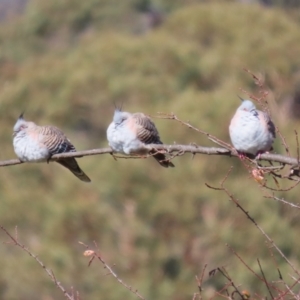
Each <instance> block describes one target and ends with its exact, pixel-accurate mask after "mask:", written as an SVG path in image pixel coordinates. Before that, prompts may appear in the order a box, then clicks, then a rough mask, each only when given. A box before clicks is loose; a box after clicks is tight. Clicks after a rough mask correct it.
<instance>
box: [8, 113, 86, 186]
mask: <svg viewBox="0 0 300 300" xmlns="http://www.w3.org/2000/svg"><path fill="white" fill-rule="evenodd" d="M13 136H14V139H13V146H14V150H15V153H16V155H17V156H18V158H19V159H20V160H21V161H22V162H45V161H47V162H49V160H50V159H51V156H52V155H54V154H59V153H65V152H76V149H75V147H74V146H73V144H72V143H71V142H70V140H69V139H68V138H67V137H66V136H65V135H64V133H63V132H62V131H61V130H60V129H58V128H57V127H54V126H38V125H36V124H35V123H33V122H28V121H26V120H24V118H23V114H21V115H20V117H19V119H18V120H17V122H16V124H15V126H14V133H13ZM56 162H58V163H59V164H61V165H62V166H64V167H66V168H67V169H69V170H70V171H71V172H72V173H73V174H74V175H75V176H77V177H78V178H79V179H80V180H82V181H85V182H90V181H91V180H90V178H89V177H88V176H87V175H86V174H85V173H84V172H83V171H82V170H81V169H80V168H79V166H78V164H77V161H76V160H75V158H74V157H68V158H61V159H59V160H57V161H56Z"/></svg>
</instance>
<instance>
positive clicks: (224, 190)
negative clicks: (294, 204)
mask: <svg viewBox="0 0 300 300" xmlns="http://www.w3.org/2000/svg"><path fill="white" fill-rule="evenodd" d="M231 170H232V168H230V170H229V172H228V173H227V174H226V176H225V179H227V178H228V176H229V173H230V172H231ZM225 179H224V180H223V181H222V182H221V187H220V188H216V187H212V186H210V185H209V184H207V183H205V185H206V186H207V187H208V188H211V189H214V190H220V191H223V192H225V193H226V195H227V196H228V197H229V199H230V200H231V201H232V202H233V203H234V204H235V205H236V206H237V207H238V208H239V209H240V210H241V211H242V212H243V213H244V214H245V215H246V217H247V218H248V219H249V220H250V221H251V222H252V223H253V224H254V225H255V226H256V228H257V229H258V230H259V231H260V232H261V233H262V235H263V236H264V237H265V238H266V239H267V240H268V241H269V242H270V244H271V245H272V246H273V247H274V248H275V249H276V250H277V252H278V253H279V254H280V256H281V257H282V258H283V259H284V260H285V261H286V262H287V263H288V265H289V266H290V267H291V268H292V269H293V270H294V272H295V273H296V274H297V275H300V273H299V272H298V270H297V269H296V268H295V266H294V265H293V264H292V263H291V262H290V261H289V259H288V258H287V257H286V256H285V255H284V253H283V252H282V251H281V249H280V248H279V247H278V246H277V245H276V244H275V242H274V241H273V240H272V239H271V238H270V237H269V236H268V235H267V233H266V232H265V231H264V230H263V229H262V228H261V227H260V226H259V225H258V223H257V222H256V221H255V220H254V218H253V217H251V216H250V214H249V212H248V211H246V210H245V209H244V208H243V206H242V205H241V204H240V203H239V201H238V200H237V199H236V198H235V197H234V196H233V195H232V194H231V193H230V192H229V191H228V190H227V189H226V188H225V187H224V184H225Z"/></svg>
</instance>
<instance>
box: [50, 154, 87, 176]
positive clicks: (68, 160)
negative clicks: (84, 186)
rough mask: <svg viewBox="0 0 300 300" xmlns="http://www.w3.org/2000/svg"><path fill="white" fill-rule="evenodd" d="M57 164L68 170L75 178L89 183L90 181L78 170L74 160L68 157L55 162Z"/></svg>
mask: <svg viewBox="0 0 300 300" xmlns="http://www.w3.org/2000/svg"><path fill="white" fill-rule="evenodd" d="M56 162H58V163H59V164H61V165H62V166H64V167H66V168H67V169H69V170H70V171H71V172H72V173H73V174H74V175H75V176H76V177H78V178H79V179H80V180H82V181H84V182H90V181H91V179H90V178H89V177H88V176H87V175H86V174H85V173H84V172H83V171H82V170H81V169H80V167H79V166H78V163H77V161H76V159H75V158H73V157H69V158H64V159H61V160H57V161H56Z"/></svg>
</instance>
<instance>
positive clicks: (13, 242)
mask: <svg viewBox="0 0 300 300" xmlns="http://www.w3.org/2000/svg"><path fill="white" fill-rule="evenodd" d="M0 229H1V230H2V231H3V232H4V233H5V234H6V235H7V236H8V237H9V238H10V240H11V242H9V243H10V244H14V245H16V246H18V247H20V248H21V249H22V250H23V251H25V252H26V253H28V254H29V255H30V256H31V257H32V258H33V259H35V261H36V262H37V263H38V264H39V265H40V266H41V267H42V268H43V269H44V270H45V272H46V273H47V274H48V276H49V277H50V278H51V280H52V281H53V282H54V284H55V285H56V286H57V287H58V288H59V289H60V290H61V291H62V292H63V294H64V296H65V297H66V298H67V299H69V300H75V298H74V297H73V296H71V295H70V294H69V293H68V292H67V291H66V290H65V288H64V287H63V286H62V285H61V283H60V282H59V281H57V279H56V277H55V275H54V273H53V271H52V270H49V269H48V268H46V266H45V265H44V263H43V262H42V261H41V260H40V259H39V258H38V257H37V256H36V255H35V254H33V253H32V252H31V251H30V250H29V249H28V248H27V247H26V246H25V245H23V244H21V243H20V242H19V240H18V231H17V227H16V237H13V236H12V235H11V234H10V233H9V232H8V231H7V230H6V229H5V228H4V227H3V226H1V225H0Z"/></svg>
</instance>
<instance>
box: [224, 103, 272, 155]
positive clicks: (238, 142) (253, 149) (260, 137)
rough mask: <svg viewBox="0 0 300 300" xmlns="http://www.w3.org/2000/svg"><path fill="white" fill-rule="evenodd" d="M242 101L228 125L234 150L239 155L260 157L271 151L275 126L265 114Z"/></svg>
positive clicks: (251, 104)
mask: <svg viewBox="0 0 300 300" xmlns="http://www.w3.org/2000/svg"><path fill="white" fill-rule="evenodd" d="M241 100H242V104H241V105H240V106H239V107H238V109H237V110H236V113H235V115H234V116H233V118H232V119H231V123H230V125H229V135H230V139H231V142H232V144H233V146H234V148H235V149H236V150H237V151H238V152H239V153H240V154H241V155H243V154H252V155H255V156H257V155H260V154H262V153H264V152H267V151H270V150H272V144H273V141H274V139H275V137H276V133H275V126H274V124H273V122H272V121H271V119H270V116H269V114H268V113H267V112H262V111H260V110H258V109H256V107H255V105H254V104H253V102H252V101H250V100H244V99H241Z"/></svg>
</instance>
